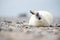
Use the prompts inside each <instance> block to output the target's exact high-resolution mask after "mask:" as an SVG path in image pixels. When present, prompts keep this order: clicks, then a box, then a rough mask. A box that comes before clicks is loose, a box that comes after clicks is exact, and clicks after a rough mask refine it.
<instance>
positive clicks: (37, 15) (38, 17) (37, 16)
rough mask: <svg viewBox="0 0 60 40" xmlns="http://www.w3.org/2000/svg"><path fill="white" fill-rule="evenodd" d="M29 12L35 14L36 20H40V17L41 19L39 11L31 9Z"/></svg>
mask: <svg viewBox="0 0 60 40" xmlns="http://www.w3.org/2000/svg"><path fill="white" fill-rule="evenodd" d="M30 13H32V14H33V15H35V16H36V18H37V19H38V20H41V19H42V18H41V15H39V12H36V11H31V10H30Z"/></svg>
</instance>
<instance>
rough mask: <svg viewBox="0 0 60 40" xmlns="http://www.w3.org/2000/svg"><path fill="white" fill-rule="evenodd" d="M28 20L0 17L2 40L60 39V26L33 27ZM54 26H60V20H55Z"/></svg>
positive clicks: (0, 38)
mask: <svg viewBox="0 0 60 40" xmlns="http://www.w3.org/2000/svg"><path fill="white" fill-rule="evenodd" d="M28 20H29V18H28V17H20V18H2V17H0V40H60V27H33V26H30V25H28ZM53 26H60V20H59V19H57V20H54V25H53Z"/></svg>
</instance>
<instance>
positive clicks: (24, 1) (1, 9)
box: [0, 0, 60, 17]
mask: <svg viewBox="0 0 60 40" xmlns="http://www.w3.org/2000/svg"><path fill="white" fill-rule="evenodd" d="M31 9H32V10H45V11H50V12H51V13H52V14H53V16H54V17H60V0H0V16H2V17H16V16H17V15H18V14H20V13H27V14H28V16H31V14H30V13H29V10H31Z"/></svg>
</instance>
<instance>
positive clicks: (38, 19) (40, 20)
mask: <svg viewBox="0 0 60 40" xmlns="http://www.w3.org/2000/svg"><path fill="white" fill-rule="evenodd" d="M30 12H31V13H32V14H33V15H32V16H31V18H30V20H29V25H32V26H49V25H51V23H52V22H53V16H52V15H51V13H49V12H47V11H30Z"/></svg>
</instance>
